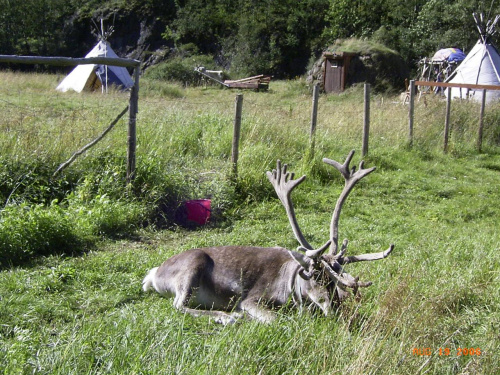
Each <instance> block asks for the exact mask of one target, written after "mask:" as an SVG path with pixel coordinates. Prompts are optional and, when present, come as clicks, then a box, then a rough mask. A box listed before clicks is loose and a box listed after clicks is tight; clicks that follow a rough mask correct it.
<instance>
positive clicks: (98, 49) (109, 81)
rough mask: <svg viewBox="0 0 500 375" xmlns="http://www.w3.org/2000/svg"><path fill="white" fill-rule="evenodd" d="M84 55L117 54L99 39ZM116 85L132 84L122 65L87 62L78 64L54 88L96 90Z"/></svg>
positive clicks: (61, 89) (114, 55) (125, 86)
mask: <svg viewBox="0 0 500 375" xmlns="http://www.w3.org/2000/svg"><path fill="white" fill-rule="evenodd" d="M85 57H114V58H117V57H118V56H117V55H116V53H115V52H114V51H113V49H112V48H111V46H110V45H109V43H108V42H106V41H102V40H101V41H99V43H97V44H96V46H95V47H94V48H93V49H92V50H91V51H90V52H89V53H88V54H87V55H86V56H85ZM112 85H114V86H117V87H121V88H124V89H128V88H130V87H132V86H133V85H134V81H133V80H132V78H131V77H130V74H129V72H128V71H127V69H125V68H124V67H118V66H111V65H97V64H94V65H93V64H87V65H78V66H77V67H76V68H75V69H73V70H72V71H71V73H70V74H68V75H67V76H66V78H64V79H63V80H62V82H61V83H60V84H59V86H57V88H56V90H58V91H62V92H66V91H68V90H74V91H76V92H81V91H83V90H96V89H99V88H100V87H105V88H107V87H110V86H112Z"/></svg>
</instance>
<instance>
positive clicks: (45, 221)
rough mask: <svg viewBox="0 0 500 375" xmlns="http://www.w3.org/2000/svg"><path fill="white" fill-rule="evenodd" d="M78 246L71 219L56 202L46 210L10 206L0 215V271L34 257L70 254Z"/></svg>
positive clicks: (79, 245)
mask: <svg viewBox="0 0 500 375" xmlns="http://www.w3.org/2000/svg"><path fill="white" fill-rule="evenodd" d="M81 244H82V238H81V237H80V236H79V235H78V233H77V232H76V228H75V226H74V225H73V221H72V219H71V216H70V215H69V213H67V212H66V211H65V210H64V209H62V208H61V207H60V206H59V205H58V204H57V202H56V201H54V202H53V203H52V204H51V205H50V206H49V207H44V206H43V205H40V204H38V205H33V206H29V205H27V204H21V205H12V206H7V207H6V208H5V209H4V210H3V211H1V212H0V267H5V266H8V265H16V264H19V263H22V262H24V261H26V260H28V259H30V258H32V257H33V256H35V255H49V254H63V253H73V252H75V251H77V250H78V249H80V248H81Z"/></svg>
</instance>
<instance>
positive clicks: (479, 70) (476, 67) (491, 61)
mask: <svg viewBox="0 0 500 375" xmlns="http://www.w3.org/2000/svg"><path fill="white" fill-rule="evenodd" d="M475 18H476V17H475ZM497 20H498V17H497V18H496V19H495V21H494V22H493V23H491V22H489V23H488V29H487V30H486V29H485V28H484V27H482V26H481V25H480V24H479V22H478V20H477V19H476V23H477V25H478V29H479V32H480V34H481V38H480V39H479V41H478V42H477V43H476V45H475V46H474V48H472V50H471V51H470V52H469V53H468V54H467V57H466V58H465V59H464V60H463V61H462V63H461V64H460V65H459V66H458V67H457V69H456V70H455V71H454V72H453V74H452V75H451V76H450V78H449V79H448V80H447V82H449V83H465V84H473V85H495V86H498V85H500V54H499V53H498V50H497V49H496V47H495V46H494V45H493V44H492V43H490V41H489V40H490V37H491V35H492V34H493V33H494V32H493V30H494V27H495V25H496V23H497ZM451 96H452V98H456V97H458V98H463V99H465V98H471V99H474V100H478V101H481V100H482V97H483V90H472V89H467V88H457V87H453V88H452V89H451ZM498 99H500V91H498V90H487V91H486V101H487V102H491V101H494V100H498Z"/></svg>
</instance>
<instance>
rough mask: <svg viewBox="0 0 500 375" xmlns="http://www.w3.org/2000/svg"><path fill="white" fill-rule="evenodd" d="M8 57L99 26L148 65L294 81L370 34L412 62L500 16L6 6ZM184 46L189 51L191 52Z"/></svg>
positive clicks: (62, 48)
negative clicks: (321, 58)
mask: <svg viewBox="0 0 500 375" xmlns="http://www.w3.org/2000/svg"><path fill="white" fill-rule="evenodd" d="M1 5H2V6H1V7H0V51H2V54H20V55H46V56H81V55H82V54H85V53H86V52H87V51H88V50H89V48H90V47H91V46H92V44H93V43H95V39H96V38H95V35H93V33H92V32H91V31H94V34H95V32H96V31H97V30H98V29H99V20H100V19H101V18H102V19H104V20H105V22H106V24H107V25H108V26H113V27H114V34H113V36H112V38H111V39H112V40H111V42H112V44H113V47H114V48H115V49H118V50H119V52H121V53H122V54H127V55H128V56H131V57H135V58H141V59H142V60H145V59H147V58H148V56H150V55H151V54H153V53H155V51H158V50H159V49H162V51H163V55H164V56H165V55H166V56H167V58H168V57H178V54H179V52H184V55H185V51H190V52H192V53H195V54H196V55H199V54H202V55H208V56H210V57H211V58H212V59H213V61H214V63H215V64H217V65H218V66H219V67H222V68H224V69H226V70H228V71H231V72H232V73H235V74H238V73H239V74H255V73H266V74H273V75H275V76H277V77H282V78H290V77H295V76H298V75H301V74H303V73H304V72H305V71H306V69H307V67H308V65H310V61H311V60H313V59H314V58H316V57H317V56H318V54H319V53H320V52H321V51H322V50H324V49H325V48H326V47H328V46H329V45H331V44H333V43H334V42H335V41H336V40H338V39H342V38H351V37H356V38H369V39H373V40H375V41H377V42H381V43H383V44H385V45H387V47H389V48H391V49H393V50H395V51H398V52H399V53H400V54H401V56H402V57H403V58H404V60H405V61H406V63H407V64H408V65H412V64H414V63H415V62H416V61H417V60H418V59H419V58H421V57H425V56H429V55H431V54H433V53H434V52H435V51H436V50H437V49H439V48H442V47H452V46H455V47H460V48H463V49H464V50H466V51H467V50H469V49H470V48H471V47H472V46H473V44H474V43H475V41H476V40H477V39H478V33H477V31H476V27H475V24H474V20H473V17H472V13H473V12H482V13H484V14H485V16H486V17H490V18H492V17H493V16H494V15H495V14H498V13H500V4H499V2H498V1H495V0H492V1H484V0H457V1H448V0H410V1H405V2H401V1H397V0H377V1H375V0H356V1H351V0H299V1H297V0H252V1H243V0H126V1H125V0H99V1H96V0H70V1H68V0H25V1H9V0H1ZM186 46H188V47H187V48H186Z"/></svg>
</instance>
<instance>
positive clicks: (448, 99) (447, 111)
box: [443, 87, 451, 153]
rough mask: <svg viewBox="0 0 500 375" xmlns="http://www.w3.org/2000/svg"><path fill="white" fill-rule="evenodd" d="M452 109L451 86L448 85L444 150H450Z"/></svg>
mask: <svg viewBox="0 0 500 375" xmlns="http://www.w3.org/2000/svg"><path fill="white" fill-rule="evenodd" d="M450 110H451V87H448V97H447V98H446V118H445V120H444V146H443V151H444V152H445V153H446V152H448V136H449V133H450Z"/></svg>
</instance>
